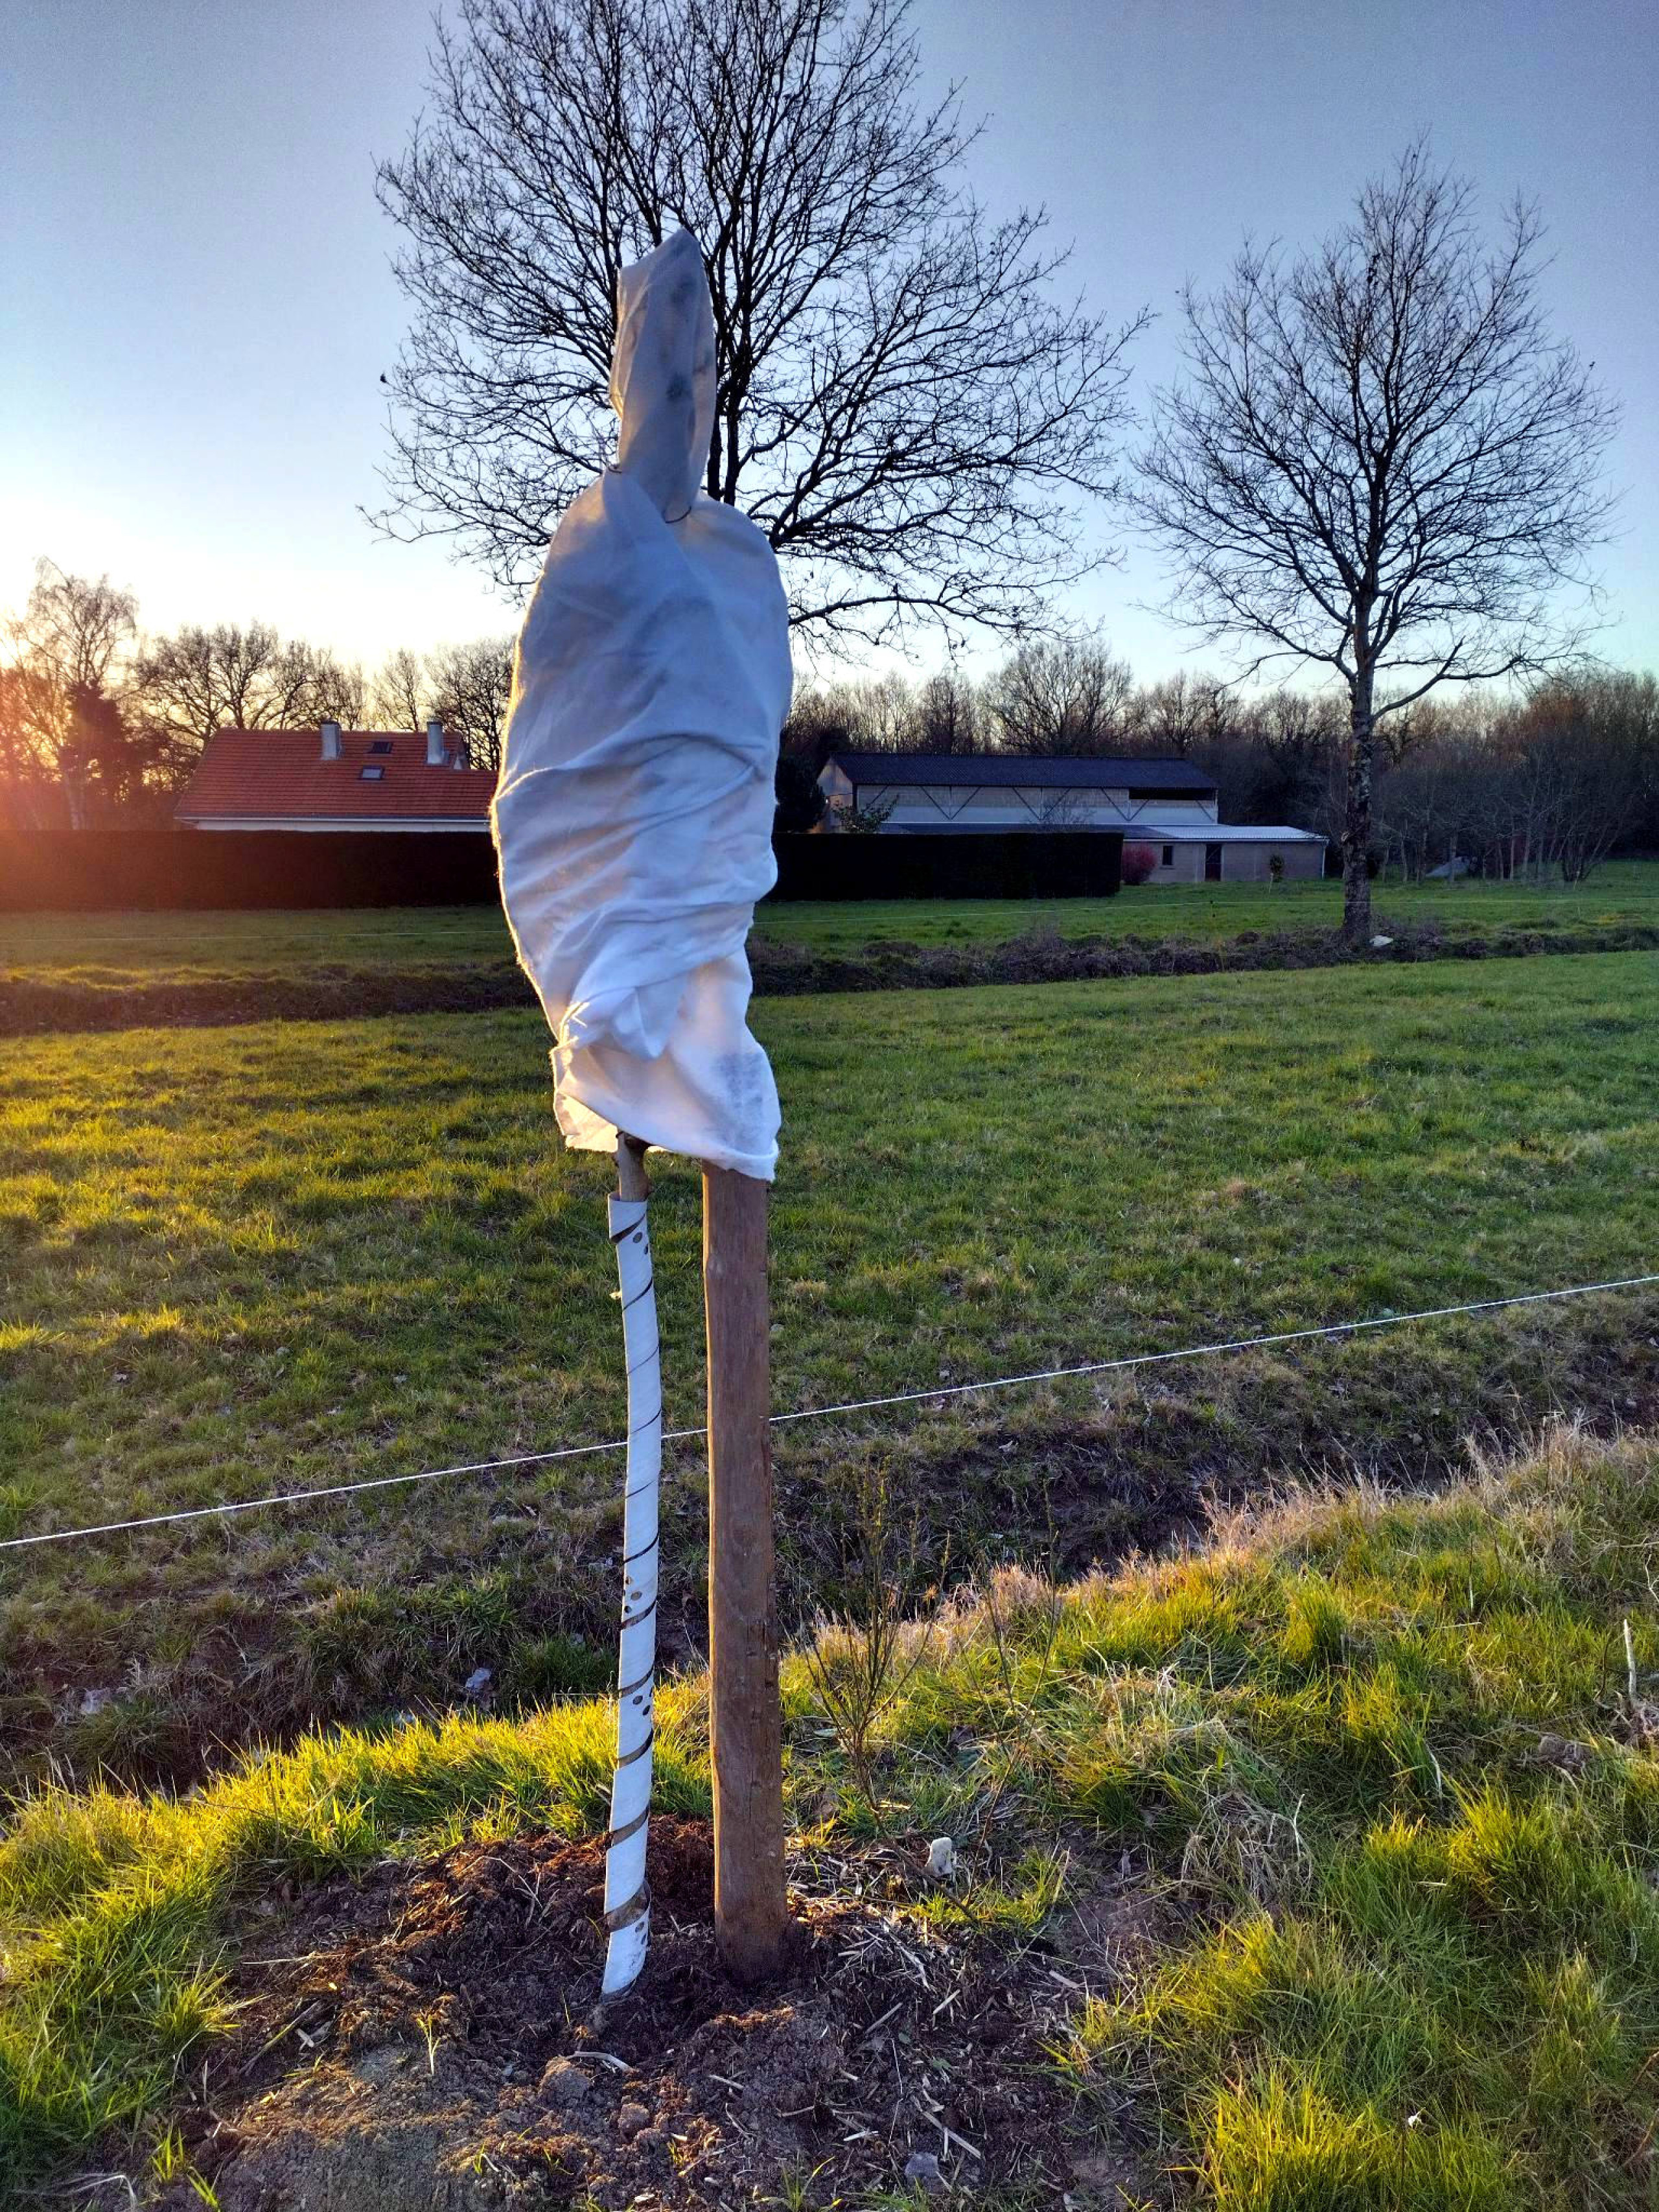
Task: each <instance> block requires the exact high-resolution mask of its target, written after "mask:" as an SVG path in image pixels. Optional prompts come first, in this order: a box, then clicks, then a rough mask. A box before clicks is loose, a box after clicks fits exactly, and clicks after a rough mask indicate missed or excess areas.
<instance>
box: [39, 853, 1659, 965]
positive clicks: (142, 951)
mask: <svg viewBox="0 0 1659 2212" xmlns="http://www.w3.org/2000/svg"><path fill="white" fill-rule="evenodd" d="M1341 905H1342V900H1341V886H1340V884H1334V883H1316V884H1284V885H1282V886H1281V887H1280V888H1279V890H1272V889H1270V888H1268V887H1267V886H1264V885H1257V884H1225V885H1224V884H1202V885H1199V884H1195V885H1192V886H1186V887H1176V888H1172V887H1164V888H1162V889H1158V888H1153V887H1151V886H1146V887H1142V888H1140V889H1139V890H1125V891H1123V892H1122V893H1121V894H1120V896H1118V897H1117V898H1115V899H1048V900H1026V899H931V900H927V899H895V900H890V901H886V902H868V903H866V902H848V903H844V904H837V903H833V902H831V903H813V902H787V903H785V904H782V905H775V906H774V905H767V906H763V907H762V908H761V909H760V912H759V915H758V916H757V922H756V928H757V933H758V934H759V935H760V936H761V937H762V938H763V939H768V940H771V941H776V942H779V943H782V944H790V945H801V946H803V947H804V948H805V949H807V950H809V951H817V952H823V953H835V954H839V955H842V956H845V957H851V956H855V955H857V954H858V953H860V952H861V951H864V950H865V948H866V947H867V946H870V945H884V944H892V943H911V944H919V945H952V944H961V945H968V944H986V943H993V942H996V941H998V940H1000V939H1007V938H1012V937H1017V936H1019V935H1020V934H1022V933H1024V932H1027V931H1030V930H1032V929H1054V930H1058V931H1059V932H1060V933H1061V935H1063V936H1066V937H1088V936H1096V935H1099V936H1104V937H1108V938H1112V939H1118V938H1124V937H1136V936H1139V937H1146V938H1148V939H1162V938H1169V937H1179V938H1182V939H1191V940H1194V941H1197V942H1200V943H1218V942H1222V941H1225V940H1226V939H1231V938H1235V937H1237V936H1238V935H1239V934H1240V933H1243V932H1245V931H1254V932H1257V933H1267V932H1272V931H1279V930H1307V931H1309V932H1317V931H1329V930H1334V928H1335V927H1336V926H1337V923H1338V921H1340V915H1341ZM1376 912H1377V926H1378V927H1379V928H1381V929H1383V930H1384V931H1386V930H1387V929H1388V928H1389V925H1390V923H1393V924H1394V925H1395V926H1396V927H1403V926H1407V925H1411V924H1414V923H1422V922H1426V921H1434V922H1437V923H1438V924H1440V925H1441V926H1442V927H1444V928H1446V929H1448V930H1449V931H1451V932H1453V933H1458V932H1462V931H1465V930H1467V931H1469V932H1473V933H1476V934H1479V933H1481V932H1483V931H1486V930H1490V929H1493V928H1497V927H1510V926H1515V927H1521V926H1524V927H1528V928H1534V929H1545V930H1551V931H1559V932H1562V933H1567V934H1571V933H1574V932H1576V931H1587V930H1595V929H1599V928H1606V927H1612V926H1616V925H1618V924H1620V923H1653V922H1655V921H1659V865H1655V864H1652V863H1647V862H1641V861H1620V862H1615V863H1613V864H1612V865H1610V866H1607V867H1604V868H1602V869H1601V870H1600V871H1599V872H1597V873H1596V874H1595V876H1593V877H1592V878H1591V879H1590V881H1589V883H1588V884H1583V885H1581V886H1579V887H1577V889H1574V890H1567V889H1565V887H1563V886H1561V885H1559V884H1544V885H1532V884H1484V883H1471V884H1379V885H1378V887H1377V892H1376ZM512 960H513V951H512V946H511V944H510V942H509V940H508V938H507V929H506V925H505V923H504V922H503V921H502V919H501V915H500V914H499V912H498V911H497V910H496V909H495V908H493V907H459V908H435V907H395V908H374V907H365V908H354V909H350V910H347V911H344V912H313V913H274V914H143V915H138V914H88V915H67V914H42V915H8V914H0V984H4V983H6V982H9V981H34V982H52V983H78V984H83V985H88V986H99V987H119V986H121V985H124V984H135V983H159V982H179V981H197V982H210V981H241V980H243V979H245V978H246V977H249V976H254V975H272V976H277V977H280V978H282V979H283V981H285V982H291V981H294V980H295V979H296V978H301V977H303V976H305V975H316V974H328V973H336V974H349V973H356V972H359V971H361V970H362V969H369V968H375V967H380V966H385V965H391V966H394V967H397V968H399V969H435V970H443V969H467V970H474V969H495V968H501V967H510V966H511V964H512Z"/></svg>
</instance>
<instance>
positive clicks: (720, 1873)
mask: <svg viewBox="0 0 1659 2212" xmlns="http://www.w3.org/2000/svg"><path fill="white" fill-rule="evenodd" d="M702 1281H703V1298H704V1306H705V1311H706V1313H707V1316H708V1664H709V1674H710V1685H711V1686H710V1693H709V1734H710V1738H711V1743H712V1749H713V1758H714V1935H715V1942H716V1943H717V1945H718V1948H719V1950H720V1957H721V1959H722V1960H723V1961H724V1963H725V1966H726V1971H727V1972H728V1973H730V1974H731V1975H732V1977H733V1978H734V1979H735V1980H737V1981H738V1982H743V1983H754V1982H759V1981H763V1980H765V1979H766V1978H768V1977H769V1975H772V1974H775V1972H777V1971H778V1969H779V1968H780V1966H781V1965H782V1963H783V1951H784V1939H785V1935H786V1931H787V1924H788V1910H787V1905H786V1902H785V1897H784V1878H783V1720H782V1713H781V1707H780V1705H779V1702H778V1632H777V1612H776V1600H775V1595H774V1590H773V1559H772V1451H771V1443H770V1437H769V1430H768V1427H767V1416H768V1414H769V1412H770V1390H769V1364H770V1363H769V1350H770V1346H769V1310H768V1303H767V1291H766V1185H765V1184H764V1183H763V1182H756V1181H755V1180H754V1178H753V1177H752V1176H742V1175H736V1174H734V1173H732V1171H731V1170H729V1169H726V1168H713V1167H705V1168H704V1169H703V1171H702Z"/></svg>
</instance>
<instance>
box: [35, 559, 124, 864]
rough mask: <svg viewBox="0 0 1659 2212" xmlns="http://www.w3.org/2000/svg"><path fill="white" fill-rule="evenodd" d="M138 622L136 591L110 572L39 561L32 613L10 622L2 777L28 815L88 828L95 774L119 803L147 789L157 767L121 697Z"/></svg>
mask: <svg viewBox="0 0 1659 2212" xmlns="http://www.w3.org/2000/svg"><path fill="white" fill-rule="evenodd" d="M136 625H137V599H135V598H134V596H133V594H132V593H131V592H127V591H122V590H119V589H118V588H117V587H116V586H114V585H112V583H111V582H110V580H109V578H108V577H107V576H100V577H99V578H98V579H97V580H95V581H94V580H93V579H92V578H91V577H88V576H75V575H70V574H69V573H68V572H67V571H65V570H64V569H62V568H59V567H58V564H57V562H54V561H48V560H44V559H43V560H40V561H38V562H36V563H35V570H34V581H33V585H32V586H31V587H30V591H29V595H28V599H27V601H26V602H25V604H24V606H23V609H22V611H21V613H20V614H16V615H14V616H12V617H9V619H7V620H6V622H5V623H4V624H3V637H4V642H5V646H6V648H7V651H8V655H9V664H8V665H7V667H6V669H5V671H4V674H5V684H4V696H3V701H0V773H3V775H4V779H5V781H6V783H7V785H8V786H9V810H8V811H9V812H10V813H11V814H12V815H13V816H14V817H15V819H17V820H18V821H20V822H25V823H36V824H39V823H43V822H45V821H46V820H50V819H52V818H53V817H54V816H56V817H57V818H58V819H60V820H61V819H67V821H68V823H69V824H70V828H72V829H80V828H83V827H84V826H85V825H86V823H87V822H88V818H89V814H88V806H89V801H90V798H91V791H92V785H93V782H94V780H96V781H98V782H100V784H101V785H102V787H103V790H104V795H105V796H106V798H108V799H112V801H114V802H116V803H118V802H119V801H120V800H121V799H125V798H126V797H128V796H130V795H131V793H132V792H133V791H134V790H135V789H136V788H137V787H140V786H141V785H142V783H143V775H144V770H145V768H146V766H147V765H148V764H149V763H148V762H147V760H146V758H145V757H143V751H142V749H141V748H138V747H136V746H135V745H134V744H132V742H131V737H130V733H129V732H128V731H127V729H126V726H125V723H124V722H123V720H122V717H121V714H120V710H119V708H118V705H117V703H116V702H115V699H114V696H113V694H114V692H115V691H116V690H117V689H118V686H119V684H120V681H121V666H122V662H123V659H124V657H125V653H126V652H127V650H128V648H129V647H130V646H131V641H132V640H133V637H134V635H135V634H136Z"/></svg>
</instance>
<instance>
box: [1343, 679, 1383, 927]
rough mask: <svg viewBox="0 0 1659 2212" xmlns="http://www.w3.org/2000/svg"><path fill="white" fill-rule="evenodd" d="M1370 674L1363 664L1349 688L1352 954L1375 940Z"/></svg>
mask: <svg viewBox="0 0 1659 2212" xmlns="http://www.w3.org/2000/svg"><path fill="white" fill-rule="evenodd" d="M1371 684H1372V677H1371V671H1370V668H1369V667H1366V666H1363V665H1362V666H1361V667H1360V669H1359V670H1358V672H1357V673H1356V675H1355V676H1354V678H1353V679H1352V684H1350V686H1349V696H1350V702H1351V721H1350V728H1349V737H1348V790H1347V805H1346V809H1345V810H1344V813H1343V817H1342V942H1343V943H1344V944H1345V945H1347V946H1348V947H1349V948H1350V950H1351V951H1358V948H1359V947H1360V946H1361V945H1369V944H1370V937H1371V879H1370V874H1369V872H1367V866H1366V863H1367V861H1368V860H1369V859H1370V845H1371V769H1372V763H1373V760H1374V757H1375V755H1376V722H1375V720H1374V717H1373V714H1372V710H1371Z"/></svg>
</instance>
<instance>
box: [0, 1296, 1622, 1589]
mask: <svg viewBox="0 0 1659 2212" xmlns="http://www.w3.org/2000/svg"><path fill="white" fill-rule="evenodd" d="M1654 1284H1659V1272H1656V1273H1652V1274H1646V1275H1620V1276H1617V1277H1615V1278H1613V1279H1611V1280H1609V1281H1607V1282H1602V1283H1572V1284H1569V1285H1565V1286H1564V1287H1563V1288H1561V1289H1559V1290H1552V1291H1516V1292H1515V1293H1514V1294H1512V1295H1511V1296H1510V1297H1502V1298H1470V1299H1467V1300H1465V1301H1464V1302H1463V1303H1462V1304H1459V1305H1449V1306H1424V1307H1421V1308H1419V1310H1418V1311H1416V1312H1415V1313H1383V1314H1372V1315H1369V1316H1364V1317H1363V1318H1362V1319H1360V1320H1358V1321H1335V1322H1321V1323H1320V1324H1319V1325H1318V1326H1317V1327H1316V1328H1286V1329H1279V1330H1275V1331H1273V1333H1271V1334H1266V1335H1261V1336H1235V1337H1228V1338H1225V1339H1223V1340H1219V1341H1218V1342H1216V1343H1213V1344H1188V1345H1183V1346H1182V1347H1181V1348H1180V1349H1179V1350H1178V1351H1173V1352H1129V1353H1127V1354H1125V1355H1124V1356H1123V1357H1121V1358H1116V1359H1088V1360H1084V1361H1082V1362H1080V1363H1079V1364H1076V1365H1074V1366H1069V1367H1039V1368H1034V1369H1032V1370H1030V1371H1029V1372H1028V1373H1025V1374H1021V1375H994V1376H987V1377H986V1378H985V1379H984V1380H982V1381H980V1382H975V1383H935V1384H933V1385H932V1386H931V1387H930V1388H929V1389H925V1390H896V1391H893V1392H891V1393H890V1394H889V1395H887V1396H885V1397H880V1398H849V1399H847V1400H845V1401H842V1403H841V1404H838V1405H833V1406H805V1407H801V1408H800V1409H799V1411H797V1412H795V1413H774V1414H772V1415H771V1417H770V1422H769V1425H770V1426H771V1427H773V1428H782V1427H784V1426H786V1425H788V1424H790V1423H793V1422H796V1421H822V1420H827V1419H830V1418H831V1416H833V1415H836V1414H845V1413H875V1412H878V1411H879V1410H881V1409H883V1408H884V1407H890V1406H919V1405H923V1404H927V1403H929V1402H931V1401H936V1400H939V1399H945V1398H967V1397H972V1396H973V1395H975V1394H976V1393H981V1392H984V1391H987V1390H1012V1389H1018V1388H1019V1387H1020V1386H1021V1385H1022V1384H1025V1383H1060V1382H1066V1381H1070V1380H1073V1379H1075V1378H1076V1377H1078V1376H1085V1375H1110V1374H1124V1373H1127V1372H1128V1371H1129V1370H1131V1369H1134V1368H1140V1367H1158V1366H1163V1365H1167V1364H1172V1363H1173V1362H1175V1361H1177V1360H1183V1359H1212V1358H1220V1357H1222V1356H1223V1355H1225V1354H1226V1353H1228V1352H1262V1351H1267V1350H1270V1349H1272V1347H1273V1346H1275V1345H1281V1344H1305V1343H1307V1342H1309V1341H1310V1340H1312V1339H1314V1338H1317V1337H1326V1338H1333V1339H1334V1338H1340V1337H1345V1336H1358V1335H1360V1334H1363V1333H1364V1331H1366V1330H1370V1329H1379V1328H1405V1327H1406V1326H1407V1324H1409V1323H1411V1322H1425V1321H1448V1320H1450V1319H1452V1318H1454V1317H1455V1316H1457V1315H1459V1314H1478V1313H1496V1312H1498V1311H1499V1310H1502V1309H1504V1308H1505V1307H1510V1306H1539V1305H1548V1304H1553V1303H1555V1302H1557V1301H1559V1300H1560V1299H1563V1298H1588V1297H1596V1296H1598V1295H1599V1294H1600V1293H1601V1292H1603V1291H1635V1290H1642V1289H1645V1288H1647V1287H1649V1286H1650V1285H1654ZM707 1434H708V1431H707V1430H706V1429H702V1428H696V1429H670V1430H668V1431H666V1432H665V1435H664V1437H663V1442H664V1443H686V1442H688V1441H690V1439H693V1438H695V1437H702V1436H706V1435H707ZM625 1449H627V1438H626V1437H612V1438H611V1439H609V1440H608V1441H607V1442H605V1443H587V1444H564V1445H562V1446H560V1447H558V1448H557V1449H555V1450H552V1451H541V1452H518V1453H515V1454H514V1455H512V1456H511V1457H510V1458H507V1459H478V1460H467V1461H464V1462H459V1463H458V1464H457V1465H455V1466H453V1467H429V1468H421V1469H420V1470H419V1471H418V1472H417V1473H415V1474H380V1475H373V1476H370V1477H368V1479H367V1480H363V1481H362V1482H334V1483H329V1484H326V1485H325V1486H322V1487H320V1488H318V1489H315V1490H283V1491H276V1492H271V1493H270V1494H268V1495H267V1496H264V1497H261V1498H232V1499H228V1500H227V1501H225V1502H224V1503H222V1504H216V1505H191V1506H187V1507H185V1508H183V1509H182V1510H179V1511H177V1512H173V1513H146V1514H142V1515H138V1516H134V1517H133V1518H132V1519H131V1520H126V1521H100V1522H94V1523H92V1524H91V1525H89V1526H88V1527H86V1528H46V1529H41V1530H40V1531H39V1532H37V1533H36V1534H33V1535H27V1536H8V1537H4V1538H0V1552H21V1551H24V1550H27V1548H28V1547H31V1546H33V1545H36V1544H70V1543H76V1542H79V1541H82V1540H83V1539H89V1538H91V1537H94V1536H118V1535H123V1534H126V1533H128V1532H129V1531H131V1530H133V1529H137V1528H167V1527H169V1526H172V1525H173V1524H174V1523H176V1522H181V1521H210V1520H224V1519H228V1518H229V1517H230V1516H232V1515H233V1514H237V1513H258V1512H264V1511H267V1510H270V1509H272V1508H274V1507H276V1506H279V1505H310V1504H318V1503H320V1502H321V1501H322V1500H323V1499H325V1498H356V1497H358V1496H361V1495H362V1493H363V1492H366V1491H371V1490H395V1489H398V1488H402V1487H404V1486H407V1485H410V1484H412V1483H422V1482H445V1481H448V1480H452V1479H453V1478H456V1477H459V1476H461V1475H468V1474H496V1473H499V1472H501V1471H504V1470H506V1469H508V1468H518V1467H544V1466H546V1465H548V1464H549V1463H550V1462H552V1461H555V1460H563V1459H590V1458H592V1457H594V1456H596V1455H598V1454H599V1453H601V1452H619V1451H623V1450H625Z"/></svg>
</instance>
